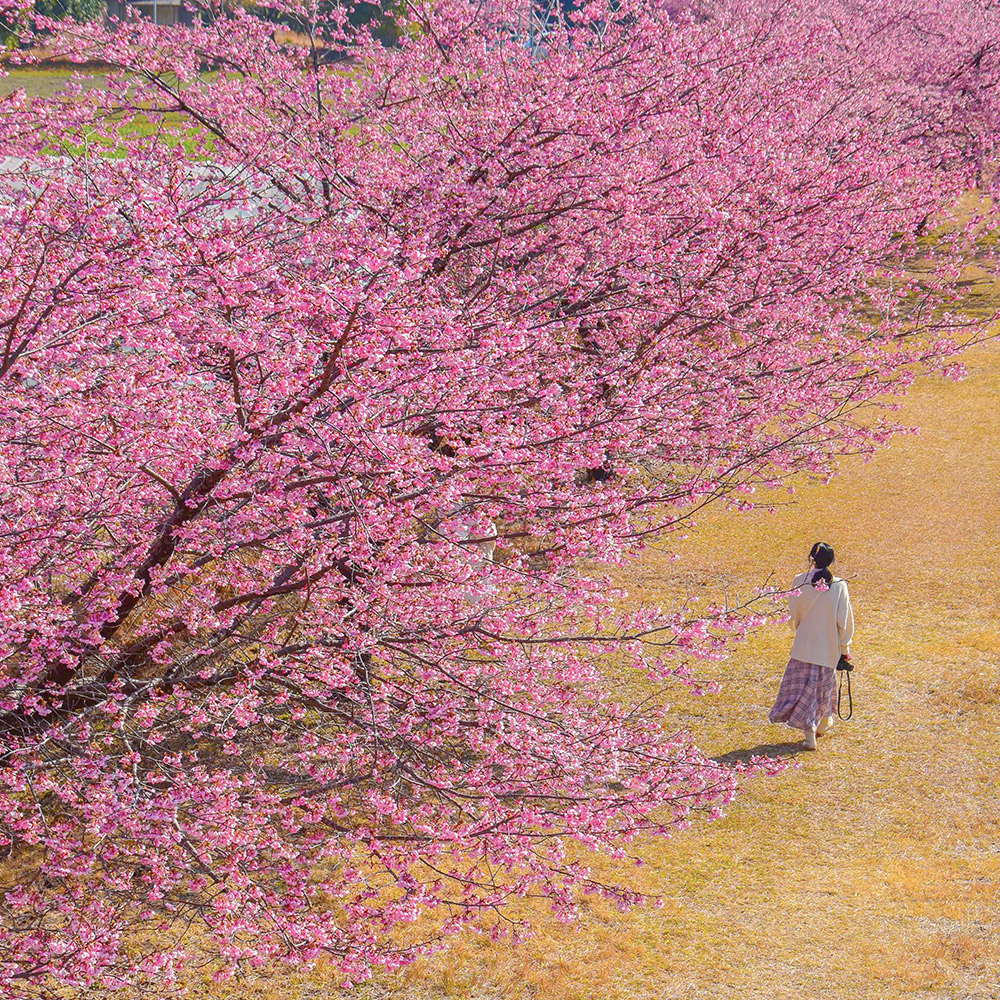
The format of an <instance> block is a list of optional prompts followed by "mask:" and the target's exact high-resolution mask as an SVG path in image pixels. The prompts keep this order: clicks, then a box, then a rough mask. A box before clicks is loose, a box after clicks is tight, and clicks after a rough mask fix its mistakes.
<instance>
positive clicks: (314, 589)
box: [0, 0, 998, 996]
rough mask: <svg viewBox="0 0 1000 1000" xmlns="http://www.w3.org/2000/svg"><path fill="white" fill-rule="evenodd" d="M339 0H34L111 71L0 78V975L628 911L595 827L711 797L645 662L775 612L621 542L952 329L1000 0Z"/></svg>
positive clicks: (844, 438) (925, 358)
mask: <svg viewBox="0 0 1000 1000" xmlns="http://www.w3.org/2000/svg"><path fill="white" fill-rule="evenodd" d="M8 14H9V12H8ZM347 14H348V11H346V10H345V9H343V8H340V7H331V8H318V7H316V6H315V5H298V4H296V3H294V2H293V0H281V2H280V3H278V2H276V3H274V4H272V5H268V6H266V7H261V8H259V9H255V10H243V9H240V8H221V7H217V6H214V5H211V4H209V5H206V6H205V8H204V9H203V10H202V11H201V16H200V17H199V19H197V22H196V23H195V24H194V25H191V26H187V27H179V26H177V27H170V28H166V27H157V26H154V25H152V24H150V23H148V22H146V21H142V20H141V19H139V18H135V19H130V20H128V21H126V22H125V23H122V24H112V25H110V26H102V25H69V24H67V25H58V24H54V23H48V22H46V23H44V24H41V25H40V26H41V27H43V28H45V29H46V30H48V31H51V32H53V33H54V34H53V38H54V41H53V42H52V43H51V44H55V45H59V46H62V47H63V49H64V51H66V52H67V53H69V54H70V55H71V56H72V57H73V58H77V59H80V60H84V59H95V60H100V61H101V62H103V63H105V64H107V65H110V66H111V67H113V71H112V72H110V73H109V75H108V76H107V78H106V81H105V83H104V85H103V86H101V87H95V88H86V87H84V86H83V84H82V82H73V83H71V84H70V85H68V86H67V88H66V90H65V92H64V93H63V94H62V95H60V96H59V97H57V98H54V99H51V100H42V99H31V100H28V99H27V98H26V97H25V96H24V94H23V93H22V92H15V93H13V94H12V95H11V96H9V97H7V98H5V99H3V101H2V103H0V149H3V150H4V152H5V153H6V154H7V155H8V156H9V158H8V159H7V160H6V161H4V164H3V167H2V170H0V232H2V239H0V247H2V250H0V257H2V270H0V440H2V449H0V584H2V591H0V664H2V669H0V713H2V714H0V731H2V735H0V851H2V861H0V883H2V886H0V887H2V891H3V896H2V900H3V902H2V913H3V922H2V927H0V992H2V994H3V995H6V996H25V995H28V994H31V993H33V992H34V993H37V994H38V995H44V994H45V993H46V991H48V990H56V989H59V990H66V989H68V988H74V987H75V988H81V989H85V988H87V987H90V986H92V985H94V984H104V985H105V986H110V987H115V986H141V985H142V984H143V983H146V984H153V985H154V986H156V987H157V988H163V987H164V986H166V985H169V984H170V983H171V982H173V981H174V980H175V979H176V977H177V975H178V974H179V969H180V967H181V965H182V963H183V962H184V961H188V960H191V958H190V957H191V956H192V955H195V956H197V957H198V958H199V960H201V961H205V962H208V963H209V964H210V966H211V967H212V968H213V970H214V971H215V974H216V975H217V976H219V977H225V976H228V975H232V974H234V973H237V972H238V971H239V970H240V969H243V968H247V967H254V966H259V965H261V964H263V963H267V962H271V961H276V960H288V961H294V962H301V963H313V962H317V961H320V960H325V961H331V962H333V963H334V964H335V965H336V966H338V967H339V968H340V969H341V970H342V973H343V976H344V979H345V980H346V981H357V980H360V979H363V978H364V977H365V976H367V975H368V974H370V970H371V969H372V967H373V966H376V965H383V966H386V967H388V968H394V967H397V966H399V965H401V964H403V963H405V962H408V961H411V960H412V959H413V957H414V956H416V955H418V954H420V953H421V952H422V951H424V950H426V949H428V948H431V947H436V946H438V945H439V944H440V943H441V942H442V941H444V940H445V939H446V938H447V936H448V935H449V934H451V933H453V932H454V931H456V930H458V929H460V928H462V927H466V926H470V925H471V926H476V927H481V928H485V929H488V930H489V931H490V932H491V933H499V932H501V931H502V930H503V929H504V927H506V926H507V925H508V924H509V923H511V922H513V923H515V924H516V923H517V921H518V920H519V919H520V918H521V917H523V916H524V904H523V903H522V900H525V899H536V898H542V899H544V900H545V901H547V903H548V904H550V905H551V906H552V907H553V908H554V910H555V911H556V913H557V914H558V915H560V916H561V917H564V918H567V919H569V918H571V917H572V916H573V914H574V912H575V907H576V905H577V901H578V899H579V898H580V893H588V892H591V893H599V894H603V895H605V896H608V897H610V898H612V899H614V900H616V901H618V902H620V903H621V904H622V905H628V904H630V903H632V902H635V901H637V900H638V899H639V896H638V894H637V893H635V892H634V891H632V890H630V889H629V888H628V885H627V877H625V876H623V877H622V879H621V882H622V883H623V884H622V885H612V884H608V883H607V881H606V880H602V879H600V878H598V877H597V876H596V875H594V874H593V873H592V872H591V871H589V870H588V868H587V867H586V864H585V858H586V851H587V850H591V851H596V852H601V853H604V854H609V855H611V856H612V857H621V856H624V852H625V851H627V850H628V849H629V848H628V845H629V844H630V843H631V842H633V841H634V840H635V838H636V837H639V836H646V835H650V834H662V835H668V834H670V833H671V832H672V831H675V830H677V829H679V828H683V827H684V826H685V825H686V824H687V823H688V822H690V819H691V817H692V816H693V815H694V814H696V813H704V814H706V815H708V816H716V815H718V814H719V813H720V810H721V809H722V808H723V807H724V806H725V805H726V804H727V803H729V802H730V801H731V799H732V797H733V795H734V794H735V791H736V787H737V779H738V777H739V775H738V774H737V773H736V772H734V770H733V769H731V768H728V767H726V766H723V765H722V764H719V763H717V762H714V761H712V760H710V759H708V758H706V757H705V756H704V755H703V754H701V753H700V752H699V751H698V750H697V749H696V747H695V745H694V743H693V741H692V736H691V734H688V733H685V732H683V731H678V728H677V726H676V725H674V724H673V723H672V722H671V719H670V716H669V713H668V712H667V710H666V707H665V705H664V704H663V703H662V699H661V698H660V695H659V691H660V690H661V686H662V684H663V683H665V682H671V683H688V684H691V685H695V686H696V681H695V680H694V679H693V678H692V677H691V676H690V675H689V674H688V673H687V669H686V666H685V665H686V663H687V662H688V660H689V659H692V658H697V657H713V656H721V655H724V652H725V649H726V647H727V644H728V643H729V642H730V641H731V640H733V639H734V638H738V637H739V636H740V635H742V634H743V633H744V632H745V631H746V629H748V628H751V627H753V626H755V625H757V624H759V623H760V622H761V621H762V620H763V618H764V617H765V611H764V610H759V609H757V608H756V607H748V608H742V609H739V608H735V609H734V608H732V607H729V608H727V607H709V606H705V605H695V604H691V603H688V604H686V605H685V606H684V607H683V608H682V607H677V608H661V607H655V608H646V609H643V610H640V611H628V612H626V611H623V610H621V608H622V607H623V602H621V601H620V600H618V597H619V596H620V595H619V594H618V592H616V591H615V590H614V589H613V587H612V586H611V582H610V579H609V577H608V575H607V573H608V570H607V567H609V566H611V567H613V566H614V565H616V564H620V563H622V562H623V561H625V560H627V559H630V558H633V557H635V556H636V555H637V554H638V553H640V552H641V551H642V549H643V547H644V546H645V545H647V544H648V543H649V542H651V541H657V540H658V541H659V542H661V543H663V544H670V541H671V538H672V537H676V534H675V533H676V532H677V531H678V529H680V528H683V527H684V526H685V525H686V524H688V522H689V521H690V518H691V516H692V515H693V514H694V512H696V511H697V510H699V509H700V508H702V507H704V506H705V505H706V504H709V503H712V502H719V503H723V504H728V505H729V506H730V508H731V509H732V510H733V515H734V516H736V515H737V514H738V511H739V508H741V507H746V506H749V505H750V504H751V503H752V499H751V497H750V495H751V494H752V493H753V491H754V490H755V489H757V488H759V487H762V486H772V487H773V486H775V485H777V484H784V483H785V482H786V481H787V479H788V477H790V476H792V475H793V474H795V473H801V472H806V473H810V474H816V475H820V476H826V475H828V474H830V473H831V472H832V471H833V469H834V468H835V464H836V460H837V457H838V456H840V455H842V454H844V453H847V452H859V451H860V452H862V453H866V454H868V453H870V452H871V451H872V450H873V449H874V448H875V447H877V446H878V445H879V444H880V443H882V442H884V441H885V440H886V439H887V438H888V436H889V435H890V434H891V433H892V431H893V424H892V421H891V419H890V415H889V414H887V413H884V412H883V413H882V415H879V410H878V407H879V406H881V407H883V408H884V407H885V406H886V405H887V404H886V403H885V400H886V399H889V400H891V399H892V398H893V397H894V396H898V394H899V393H901V392H903V391H905V389H906V387H907V385H908V384H909V383H910V382H911V381H912V379H913V378H914V377H916V375H917V374H919V373H920V372H922V371H928V370H932V369H943V368H946V367H947V366H948V365H949V364H950V363H951V359H953V357H954V354H955V352H956V350H957V349H958V347H959V346H960V345H961V343H962V342H964V341H967V340H969V339H971V338H974V337H976V336H979V335H980V334H981V333H982V329H983V328H982V325H977V324H976V323H975V322H973V321H972V320H969V319H967V318H963V317H962V315H961V313H960V311H959V310H958V308H957V305H956V303H955V301H954V295H953V291H952V285H951V282H950V279H951V278H953V277H954V276H955V275H956V274H957V273H959V270H960V268H961V266H962V261H963V254H966V253H968V251H969V246H970V242H969V241H970V239H971V238H972V237H973V236H974V235H975V233H976V232H982V231H985V230H986V229H987V228H988V227H989V226H990V225H991V224H992V223H993V221H995V220H992V209H991V207H990V205H989V203H987V202H982V205H983V207H982V208H981V209H980V210H979V217H977V218H976V219H973V220H972V222H966V223H960V222H959V221H957V220H949V217H948V214H947V213H948V209H949V207H950V206H952V205H954V204H955V203H956V202H957V200H958V199H959V198H960V197H961V196H962V194H963V193H964V192H966V191H967V190H969V189H970V188H971V187H972V186H973V185H974V184H976V183H977V181H978V182H980V183H982V184H985V183H987V182H988V181H989V179H990V176H991V173H990V169H989V165H990V157H991V155H992V154H993V152H994V138H995V134H996V126H997V103H996V100H995V92H996V84H997V78H998V66H997V59H996V52H997V42H998V22H997V12H996V11H995V10H994V9H993V8H992V6H991V5H988V4H978V5H977V4H975V3H970V2H969V0H961V2H959V0H934V2H933V3H932V2H930V0H920V2H917V0H914V2H906V0H903V2H899V0H894V2H892V3H888V2H885V0H857V2H849V0H843V2H825V0H824V2H822V3H820V2H819V0H816V2H812V0H803V2H800V3H784V2H780V0H775V2H771V0H760V2H753V3H749V2H747V3H736V2H728V0H726V2H719V3H716V4H708V5H692V6H690V7H684V6H682V5H678V4H671V5H665V6H662V7H661V6H660V5H658V4H655V3H649V2H633V0H615V2H614V3H603V2H598V3H592V4H587V5H585V6H583V7H582V8H581V9H579V10H576V11H572V10H571V11H565V10H562V9H560V10H553V11H551V12H548V13H547V14H546V16H545V17H544V18H540V19H538V18H536V19H534V21H533V22H532V23H533V25H534V26H533V27H532V28H531V32H530V33H529V34H530V37H528V36H527V35H526V34H525V31H524V30H522V27H520V26H523V24H524V23H525V21H524V18H523V14H524V11H523V9H521V5H517V4H511V5H507V4H505V3H503V2H495V3H492V4H490V5H476V4H467V3H465V2H457V0H441V2H435V3H433V4H431V3H426V4H424V3H420V4H417V3H413V4H409V5H407V6H406V7H401V8H400V9H399V11H398V18H399V24H398V27H399V36H400V40H399V44H398V45H395V46H392V47H386V46H384V45H382V44H381V43H380V42H379V41H378V39H377V38H374V37H372V36H371V35H370V34H369V33H367V32H366V31H365V29H364V28H361V29H357V28H355V27H352V25H351V23H350V21H349V19H348V17H347ZM283 18H284V19H286V20H287V19H289V18H295V19H296V23H297V24H298V25H300V26H303V31H302V33H301V35H300V36H296V39H295V40H294V42H288V41H284V40H283V36H282V34H281V32H278V31H276V30H275V23H276V21H280V20H282V19H283ZM529 20H530V19H529ZM27 30H28V28H27V27H26V28H25V31H27ZM975 227H978V229H977V228H975ZM986 242H988V241H986ZM602 566H603V567H605V568H604V569H602V568H601V567H602ZM766 607H767V605H766V604H765V605H764V608H765V610H766ZM630 677H638V678H640V679H641V680H642V683H641V684H639V685H637V684H635V683H632V682H631V681H629V680H628V678H630ZM643 685H644V687H643ZM640 688H642V689H643V690H648V691H649V692H651V693H652V695H653V696H652V697H651V698H650V699H649V700H648V701H646V702H642V703H639V704H636V703H635V700H634V699H630V698H629V697H628V696H627V692H628V691H629V690H638V689H640ZM418 918H421V919H422V920H423V923H422V924H421V925H420V926H421V927H424V928H426V930H425V931H423V932H419V933H418V928H411V929H409V930H407V931H406V932H405V933H404V932H403V931H404V928H405V926H406V925H408V924H412V923H413V922H414V921H416V920H417V919H418ZM61 995H62V994H61Z"/></svg>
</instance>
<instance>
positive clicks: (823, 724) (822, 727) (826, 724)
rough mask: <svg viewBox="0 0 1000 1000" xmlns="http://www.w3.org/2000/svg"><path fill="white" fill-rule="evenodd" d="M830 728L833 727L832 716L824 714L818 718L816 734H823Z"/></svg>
mask: <svg viewBox="0 0 1000 1000" xmlns="http://www.w3.org/2000/svg"><path fill="white" fill-rule="evenodd" d="M831 729H833V716H832V715H824V716H823V718H822V719H820V720H819V725H818V726H817V727H816V735H817V736H825V735H826V734H827V733H828V732H830V730H831Z"/></svg>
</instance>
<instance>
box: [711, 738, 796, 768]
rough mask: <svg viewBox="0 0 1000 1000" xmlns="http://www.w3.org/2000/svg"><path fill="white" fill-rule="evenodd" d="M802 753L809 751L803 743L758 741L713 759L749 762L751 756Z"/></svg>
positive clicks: (783, 755) (725, 762)
mask: <svg viewBox="0 0 1000 1000" xmlns="http://www.w3.org/2000/svg"><path fill="white" fill-rule="evenodd" d="M800 753H809V751H808V750H806V748H805V747H804V746H803V745H802V744H801V743H758V744H757V746H755V747H747V748H746V749H745V750H730V751H729V752H728V753H724V754H722V755H721V756H719V757H713V758H712V760H714V761H715V762H716V764H749V763H750V758H751V757H771V758H781V757H797V756H798V755H799V754H800Z"/></svg>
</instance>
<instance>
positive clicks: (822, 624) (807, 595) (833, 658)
mask: <svg viewBox="0 0 1000 1000" xmlns="http://www.w3.org/2000/svg"><path fill="white" fill-rule="evenodd" d="M814 572H815V570H810V571H809V572H808V573H800V574H799V575H798V576H797V577H796V578H795V579H794V581H792V590H799V591H800V592H799V593H798V594H792V595H790V596H789V598H788V610H789V611H790V612H791V615H792V627H793V628H794V629H795V641H794V642H793V643H792V658H793V659H795V660H801V661H802V662H803V663H818V664H819V665H820V666H824V667H836V666H837V661H838V660H839V659H840V654H841V653H847V652H849V651H850V648H851V639H853V638H854V611H853V609H852V608H851V596H850V594H848V592H847V583H846V581H844V580H841V579H839V578H838V577H834V578H833V583H831V584H830V588H829V589H828V590H817V589H816V588H815V587H813V586H812V585H811V584H810V583H809V582H808V581H809V580H810V579H811V578H812V575H813V573H814Z"/></svg>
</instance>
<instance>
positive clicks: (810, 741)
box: [802, 729, 816, 750]
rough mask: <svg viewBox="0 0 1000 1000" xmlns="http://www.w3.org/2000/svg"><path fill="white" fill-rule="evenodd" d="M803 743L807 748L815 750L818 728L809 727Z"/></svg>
mask: <svg viewBox="0 0 1000 1000" xmlns="http://www.w3.org/2000/svg"><path fill="white" fill-rule="evenodd" d="M802 745H803V746H804V747H805V748H806V749H807V750H815V749H816V730H815V729H807V730H806V731H805V739H803V741H802Z"/></svg>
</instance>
